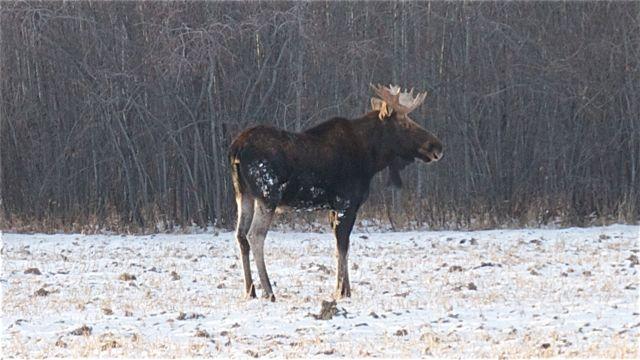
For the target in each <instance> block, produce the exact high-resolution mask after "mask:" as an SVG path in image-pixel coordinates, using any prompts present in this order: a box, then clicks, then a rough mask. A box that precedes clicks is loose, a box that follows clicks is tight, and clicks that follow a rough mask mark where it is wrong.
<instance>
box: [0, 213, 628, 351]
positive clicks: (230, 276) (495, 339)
mask: <svg viewBox="0 0 640 360" xmlns="http://www.w3.org/2000/svg"><path fill="white" fill-rule="evenodd" d="M639 233H640V227H638V226H626V225H614V226H609V227H596V228H586V229H582V228H571V229H561V230H535V229H524V230H493V231H477V232H458V231H437V232H407V233H371V234H369V233H359V234H353V235H352V247H351V252H350V266H349V267H350V275H351V283H352V295H353V297H352V298H351V299H348V300H338V304H337V310H338V313H337V314H336V315H335V316H334V317H333V318H332V319H330V320H317V319H316V318H314V317H313V314H317V313H319V311H320V305H321V301H322V300H329V299H331V295H332V293H333V288H334V286H335V279H334V276H335V273H334V272H335V270H334V267H335V259H334V256H333V254H334V247H333V244H334V242H333V239H332V236H331V235H329V234H315V233H279V232H271V233H269V236H268V238H267V244H266V254H267V255H266V257H267V268H268V270H269V271H270V276H271V280H272V282H273V284H274V291H275V293H276V297H277V301H276V302H275V303H271V302H268V301H266V300H261V299H260V300H244V299H243V297H242V288H243V285H242V274H241V271H242V270H241V266H239V261H238V257H237V248H236V245H235V242H234V240H233V234H232V233H221V234H218V235H213V234H198V235H151V236H104V235H100V236H84V235H16V234H3V235H2V243H3V244H2V275H1V278H0V284H1V287H2V324H1V326H2V335H1V339H2V340H1V341H2V348H1V351H2V354H3V357H9V356H20V357H30V358H32V357H43V356H47V357H53V356H74V357H76V356H109V357H117V356H126V357H175V356H181V357H182V356H200V355H206V356H225V357H226V356H229V357H248V356H269V357H282V356H285V357H307V356H309V355H321V356H326V355H330V356H357V357H364V356H370V355H376V356H386V357H397V356H401V357H420V356H430V355H433V356H439V357H451V356H455V357H469V356H471V357H486V356H491V357H498V356H510V357H514V356H519V357H528V356H542V357H544V356H549V355H558V354H561V355H562V356H604V357H631V358H634V357H635V358H637V357H638V356H640V354H639V352H638V342H639V334H640V309H639V308H638V305H639V304H638V298H639V288H640V284H639V282H640V281H639V278H638V269H639V268H640V265H639V264H638V257H640V253H638V252H639V250H640V249H639V247H640V245H639V240H638V237H639ZM35 269H37V270H35ZM25 272H26V273H25ZM253 275H254V280H255V281H257V273H256V272H255V267H254V272H253ZM260 292H261V291H260V289H258V295H260ZM83 326H84V328H83Z"/></svg>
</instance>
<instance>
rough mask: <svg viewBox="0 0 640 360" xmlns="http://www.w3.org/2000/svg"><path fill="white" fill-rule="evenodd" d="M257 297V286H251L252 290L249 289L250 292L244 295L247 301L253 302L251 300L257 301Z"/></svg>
mask: <svg viewBox="0 0 640 360" xmlns="http://www.w3.org/2000/svg"><path fill="white" fill-rule="evenodd" d="M256 297H257V296H256V288H255V286H253V284H252V285H251V288H250V289H249V291H247V293H246V294H245V295H244V298H245V300H251V299H255V298H256Z"/></svg>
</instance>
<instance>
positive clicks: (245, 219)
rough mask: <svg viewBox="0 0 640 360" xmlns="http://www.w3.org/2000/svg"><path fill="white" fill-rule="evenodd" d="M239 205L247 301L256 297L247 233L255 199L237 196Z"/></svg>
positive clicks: (241, 248) (239, 244) (238, 229)
mask: <svg viewBox="0 0 640 360" xmlns="http://www.w3.org/2000/svg"><path fill="white" fill-rule="evenodd" d="M236 202H237V204H238V224H237V226H236V240H237V241H238V247H239V248H240V257H241V261H242V270H243V271H244V294H245V297H246V298H247V299H252V298H255V297H256V290H255V287H254V286H253V279H252V278H251V263H250V262H249V251H250V248H251V247H250V246H249V241H247V233H248V232H249V228H250V227H251V221H252V219H253V198H251V197H250V196H249V195H242V194H237V195H236Z"/></svg>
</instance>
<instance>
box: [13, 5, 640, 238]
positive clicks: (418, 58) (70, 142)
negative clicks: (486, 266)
mask: <svg viewBox="0 0 640 360" xmlns="http://www.w3.org/2000/svg"><path fill="white" fill-rule="evenodd" d="M639 44H640V3H637V2H613V1H610V2H605V1H603V2H584V3H582V2H580V3H578V2H531V3H529V2H527V3H521V2H486V3H485V2H481V3H469V2H232V3H226V2H100V1H87V2H30V1H28V2H3V3H0V73H1V77H0V89H1V99H0V100H1V101H0V120H1V125H0V140H1V148H0V163H1V167H0V201H1V206H0V218H1V220H0V221H1V224H2V228H5V229H36V230H38V229H39V230H47V229H57V230H60V229H62V230H74V231H79V230H86V231H90V230H91V229H96V228H107V229H114V230H119V231H127V230H129V231H140V230H143V231H157V230H162V229H166V228H171V227H173V226H175V225H192V224H196V225H200V226H206V225H208V224H214V225H216V226H219V227H223V228H230V227H232V226H233V221H234V219H235V204H234V199H233V191H232V189H231V184H230V176H229V164H228V160H227V148H228V145H229V144H230V142H231V140H232V139H233V137H234V136H235V135H236V134H238V133H239V132H240V131H241V130H242V129H244V128H246V127H248V126H251V125H254V124H269V125H273V126H277V127H280V128H283V129H286V130H291V131H300V130H302V129H304V128H306V127H309V126H312V125H315V124H317V123H319V122H321V121H324V120H326V119H329V118H331V117H334V116H345V117H357V116H359V115H361V114H363V113H364V112H366V111H368V106H369V98H370V97H371V92H370V90H369V88H368V84H369V83H382V84H389V83H393V84H400V85H403V86H407V87H415V88H416V89H417V90H419V91H421V90H427V91H429V96H428V97H427V100H426V102H425V104H424V105H423V106H422V107H421V108H420V109H418V110H416V111H415V113H414V115H413V118H414V119H415V120H416V121H418V122H419V123H421V124H422V125H423V126H425V128H427V129H428V130H430V131H431V132H433V133H434V134H436V135H437V136H438V137H439V138H440V139H441V140H442V141H443V143H444V146H445V149H444V159H443V160H442V161H441V162H439V163H437V164H436V165H434V166H425V165H418V166H415V165H414V166H410V167H408V168H407V169H406V170H404V172H403V178H404V183H405V187H404V189H403V190H401V191H400V190H393V189H391V188H389V187H388V186H387V184H386V182H387V180H386V178H385V174H382V175H381V176H378V177H376V178H375V180H374V182H375V184H374V185H373V186H374V188H373V191H372V192H371V196H370V198H369V201H368V203H367V205H366V207H365V209H363V210H364V211H363V212H362V215H361V216H362V218H368V219H377V220H378V221H381V222H383V223H389V224H391V226H393V227H398V228H407V227H419V226H425V225H427V226H431V227H435V228H446V227H484V226H496V225H500V224H505V223H512V222H517V223H520V224H544V223H549V222H561V223H563V224H578V225H580V224H586V223H590V222H593V221H627V222H636V221H637V220H638V216H639V211H640V210H639V209H640V180H639V179H640V174H639V172H640V97H639V96H638V94H640V67H639V59H640V45H639ZM323 216H324V215H323Z"/></svg>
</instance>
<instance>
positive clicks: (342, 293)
mask: <svg viewBox="0 0 640 360" xmlns="http://www.w3.org/2000/svg"><path fill="white" fill-rule="evenodd" d="M350 297H351V289H341V290H336V299H343V298H350Z"/></svg>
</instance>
